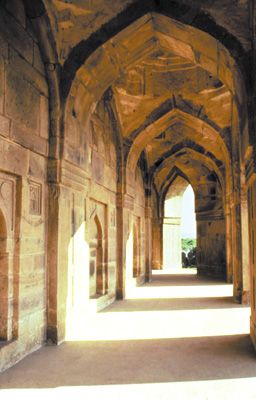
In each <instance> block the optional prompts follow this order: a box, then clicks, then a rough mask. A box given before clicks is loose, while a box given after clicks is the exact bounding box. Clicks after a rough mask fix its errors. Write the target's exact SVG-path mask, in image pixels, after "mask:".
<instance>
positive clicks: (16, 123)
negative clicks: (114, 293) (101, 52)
mask: <svg viewBox="0 0 256 400" xmlns="http://www.w3.org/2000/svg"><path fill="white" fill-rule="evenodd" d="M2 4H3V3H2ZM47 154H48V87H47V82H46V78H45V72H44V65H43V63H42V60H41V57H40V51H39V48H38V43H37V40H36V38H35V36H34V34H33V32H32V29H31V27H30V24H29V22H28V20H27V19H26V17H25V13H24V10H23V5H22V2H19V1H9V2H6V7H5V8H4V7H3V6H0V198H1V200H0V209H1V213H2V220H1V224H4V222H5V224H6V227H7V232H6V236H7V246H6V250H5V252H6V253H5V254H3V252H2V253H1V261H0V281H1V287H3V286H5V287H8V290H5V293H4V294H3V295H2V294H1V296H2V297H1V308H0V324H1V328H3V329H1V330H2V331H5V333H3V334H2V335H1V336H2V337H1V339H2V341H1V342H0V371H1V369H3V368H6V367H8V365H11V364H13V363H14V362H16V361H18V360H19V359H20V358H22V357H23V356H24V355H25V354H27V353H29V352H31V351H33V350H35V349H36V348H38V347H39V346H41V344H42V343H43V342H44V340H45V332H46V251H45V250H46V241H45V234H46V224H47V212H46V209H47V208H46V207H47V202H46V199H47V186H46V175H47V174H46V167H47ZM3 283H4V285H3ZM5 328H6V329H5Z"/></svg>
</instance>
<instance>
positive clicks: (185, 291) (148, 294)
mask: <svg viewBox="0 0 256 400" xmlns="http://www.w3.org/2000/svg"><path fill="white" fill-rule="evenodd" d="M232 295H233V286H232V285H229V284H226V285H209V286H207V285H206V286H203V285H198V286H197V285H196V286H159V287H154V286H147V285H145V286H141V287H134V288H130V289H129V292H128V295H127V297H126V298H127V299H186V298H188V297H189V298H205V297H212V298H213V297H216V298H217V297H231V296H232Z"/></svg>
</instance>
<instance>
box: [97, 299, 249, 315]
mask: <svg viewBox="0 0 256 400" xmlns="http://www.w3.org/2000/svg"><path fill="white" fill-rule="evenodd" d="M239 307H242V308H244V307H248V306H247V305H242V304H236V303H234V300H233V297H203V298H200V297H198V298H187V297H186V298H172V299H150V298H147V299H131V300H123V301H121V302H118V301H117V302H115V303H114V305H113V304H112V305H110V306H108V307H107V308H105V309H104V310H102V311H101V313H109V312H136V311H168V310H169V311H172V310H173V311H174V310H205V309H221V308H239Z"/></svg>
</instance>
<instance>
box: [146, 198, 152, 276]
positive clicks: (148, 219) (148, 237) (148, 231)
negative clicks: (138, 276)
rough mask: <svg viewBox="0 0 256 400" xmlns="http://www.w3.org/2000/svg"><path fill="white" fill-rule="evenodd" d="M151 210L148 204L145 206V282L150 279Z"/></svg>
mask: <svg viewBox="0 0 256 400" xmlns="http://www.w3.org/2000/svg"><path fill="white" fill-rule="evenodd" d="M151 221H152V210H151V207H150V206H146V208H145V253H146V259H145V264H146V276H145V279H146V282H150V281H151V279H152V223H151Z"/></svg>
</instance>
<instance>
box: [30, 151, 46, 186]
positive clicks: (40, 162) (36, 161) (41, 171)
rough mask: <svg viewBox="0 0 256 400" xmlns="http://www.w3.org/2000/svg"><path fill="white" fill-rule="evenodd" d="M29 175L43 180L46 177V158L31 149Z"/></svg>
mask: <svg viewBox="0 0 256 400" xmlns="http://www.w3.org/2000/svg"><path fill="white" fill-rule="evenodd" d="M29 175H31V176H33V177H35V178H38V179H40V180H43V181H44V180H45V179H46V159H45V158H44V157H42V156H40V155H39V154H35V153H33V152H31V151H30V152H29Z"/></svg>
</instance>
